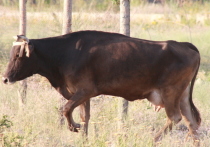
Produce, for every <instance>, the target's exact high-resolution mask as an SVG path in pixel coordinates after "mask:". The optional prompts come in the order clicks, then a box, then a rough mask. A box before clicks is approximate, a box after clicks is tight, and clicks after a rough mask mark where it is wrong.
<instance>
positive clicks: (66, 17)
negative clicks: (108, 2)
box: [59, 0, 72, 125]
mask: <svg viewBox="0 0 210 147" xmlns="http://www.w3.org/2000/svg"><path fill="white" fill-rule="evenodd" d="M71 18H72V0H64V7H63V28H62V35H64V34H67V33H70V32H71ZM64 103H65V99H64V98H62V99H61V100H60V108H59V113H60V115H59V116H60V117H59V123H60V125H63V124H64V116H63V105H64Z"/></svg>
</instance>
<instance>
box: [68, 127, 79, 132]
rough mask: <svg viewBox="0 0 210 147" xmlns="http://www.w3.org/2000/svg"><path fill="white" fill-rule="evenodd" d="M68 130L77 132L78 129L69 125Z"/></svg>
mask: <svg viewBox="0 0 210 147" xmlns="http://www.w3.org/2000/svg"><path fill="white" fill-rule="evenodd" d="M69 130H70V131H72V132H79V131H78V129H77V128H74V127H69Z"/></svg>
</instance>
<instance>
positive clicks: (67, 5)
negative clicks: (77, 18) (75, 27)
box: [62, 0, 72, 35]
mask: <svg viewBox="0 0 210 147" xmlns="http://www.w3.org/2000/svg"><path fill="white" fill-rule="evenodd" d="M71 16H72V0H64V8H63V29H62V34H63V35H64V34H67V33H70V32H71Z"/></svg>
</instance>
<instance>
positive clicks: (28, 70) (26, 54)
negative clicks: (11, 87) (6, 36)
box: [2, 35, 33, 84]
mask: <svg viewBox="0 0 210 147" xmlns="http://www.w3.org/2000/svg"><path fill="white" fill-rule="evenodd" d="M14 38H15V39H16V41H15V42H13V46H12V49H11V52H10V61H9V63H8V65H7V70H6V73H5V74H4V75H3V77H2V80H3V82H4V83H5V84H12V83H14V82H16V81H19V80H23V79H24V78H26V77H29V76H31V75H32V74H33V73H32V68H33V66H32V65H31V62H32V61H31V60H32V59H31V58H32V57H31V54H32V52H33V45H32V44H31V43H30V41H29V39H28V38H26V37H25V36H23V35H17V36H15V37H14Z"/></svg>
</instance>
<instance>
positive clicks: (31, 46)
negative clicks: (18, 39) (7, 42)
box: [25, 44, 34, 57]
mask: <svg viewBox="0 0 210 147" xmlns="http://www.w3.org/2000/svg"><path fill="white" fill-rule="evenodd" d="M25 50H26V57H30V55H31V53H32V52H33V50H34V46H33V45H29V44H27V45H26V47H25Z"/></svg>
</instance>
